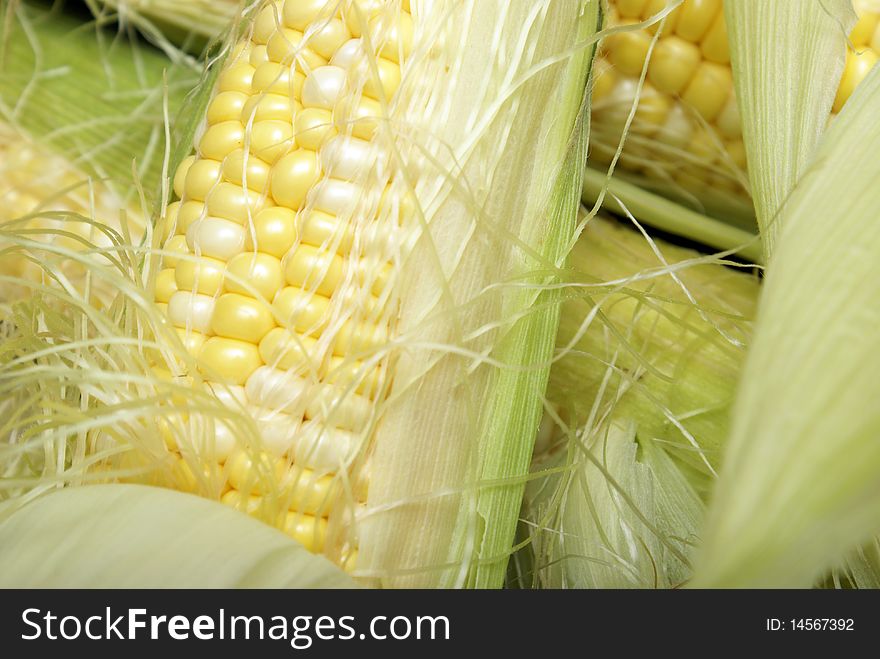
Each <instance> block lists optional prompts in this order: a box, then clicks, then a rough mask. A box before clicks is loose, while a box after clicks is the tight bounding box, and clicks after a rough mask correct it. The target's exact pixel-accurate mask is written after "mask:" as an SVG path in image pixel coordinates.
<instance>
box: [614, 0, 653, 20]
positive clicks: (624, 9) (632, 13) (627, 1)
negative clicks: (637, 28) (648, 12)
mask: <svg viewBox="0 0 880 659" xmlns="http://www.w3.org/2000/svg"><path fill="white" fill-rule="evenodd" d="M647 4H648V0H617V2H616V3H615V7H616V8H617V11H618V12H619V13H620V15H621V16H622V17H624V18H637V19H641V16H642V12H643V11H645V7H646V6H647Z"/></svg>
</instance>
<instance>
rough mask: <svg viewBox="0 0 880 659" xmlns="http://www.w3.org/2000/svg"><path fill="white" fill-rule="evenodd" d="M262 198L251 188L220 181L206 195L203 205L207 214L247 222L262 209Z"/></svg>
mask: <svg viewBox="0 0 880 659" xmlns="http://www.w3.org/2000/svg"><path fill="white" fill-rule="evenodd" d="M263 204H264V199H263V198H262V196H261V195H260V194H259V193H257V192H254V191H253V190H245V189H244V188H242V187H241V185H237V184H235V183H220V184H218V185H217V186H216V187H215V188H214V189H213V190H212V191H211V194H209V195H208V198H207V200H206V202H205V206H206V207H207V209H208V215H209V216H211V217H219V218H223V219H224V220H230V221H232V222H237V223H238V224H247V223H248V222H249V221H250V220H251V219H252V218H253V217H254V216H255V215H256V214H257V213H259V212H260V210H262V207H263Z"/></svg>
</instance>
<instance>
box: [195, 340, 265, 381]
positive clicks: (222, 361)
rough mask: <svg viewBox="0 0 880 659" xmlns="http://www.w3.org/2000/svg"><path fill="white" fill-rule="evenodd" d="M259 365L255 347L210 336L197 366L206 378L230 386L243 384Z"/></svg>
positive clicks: (258, 355)
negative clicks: (215, 377) (215, 378)
mask: <svg viewBox="0 0 880 659" xmlns="http://www.w3.org/2000/svg"><path fill="white" fill-rule="evenodd" d="M261 363H262V360H261V359H260V352H259V350H258V348H257V346H256V345H255V344H254V343H252V342H248V341H241V340H238V339H229V338H225V337H219V336H212V337H211V338H209V339H208V340H207V341H205V345H204V346H203V347H202V351H201V352H200V353H199V364H200V366H201V368H202V370H203V371H204V372H205V374H206V375H207V376H211V377H213V376H217V377H219V378H220V380H221V381H223V382H230V383H232V384H244V383H245V382H246V381H247V379H248V376H250V374H251V373H253V372H254V371H256V370H257V369H258V368H259V367H260V364H261Z"/></svg>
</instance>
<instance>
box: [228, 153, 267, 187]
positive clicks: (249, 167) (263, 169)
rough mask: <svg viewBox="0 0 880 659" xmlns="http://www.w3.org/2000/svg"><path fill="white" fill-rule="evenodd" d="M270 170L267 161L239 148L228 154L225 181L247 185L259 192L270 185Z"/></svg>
mask: <svg viewBox="0 0 880 659" xmlns="http://www.w3.org/2000/svg"><path fill="white" fill-rule="evenodd" d="M270 171H271V168H270V166H269V164H268V163H267V162H265V161H264V160H261V159H260V158H258V157H257V156H255V155H253V154H252V153H248V152H247V151H245V150H244V149H237V150H235V151H233V152H232V153H230V154H229V155H228V156H226V159H225V160H224V161H223V168H222V173H223V180H224V181H227V182H228V183H235V184H237V185H239V186H244V185H246V186H247V188H248V189H249V190H252V191H253V192H255V193H258V194H259V193H262V192H264V191H265V190H266V189H267V188H268V187H269V173H270Z"/></svg>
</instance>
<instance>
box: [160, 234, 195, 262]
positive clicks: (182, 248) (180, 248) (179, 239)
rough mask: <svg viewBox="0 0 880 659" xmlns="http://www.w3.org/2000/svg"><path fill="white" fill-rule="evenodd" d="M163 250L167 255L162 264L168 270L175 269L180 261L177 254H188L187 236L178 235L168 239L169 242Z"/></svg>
mask: <svg viewBox="0 0 880 659" xmlns="http://www.w3.org/2000/svg"><path fill="white" fill-rule="evenodd" d="M163 250H164V251H165V252H166V253H167V254H166V255H165V256H164V257H163V259H162V264H163V265H164V266H165V267H166V268H169V269H170V268H174V267H176V266H177V264H178V263H179V259H178V258H177V257H176V256H172V255H176V254H188V253H189V248H188V247H187V246H186V236H182V235H179V234H178V235H176V236H172V237H171V238H169V239H168V242H166V243H165V246H164V247H163Z"/></svg>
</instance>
